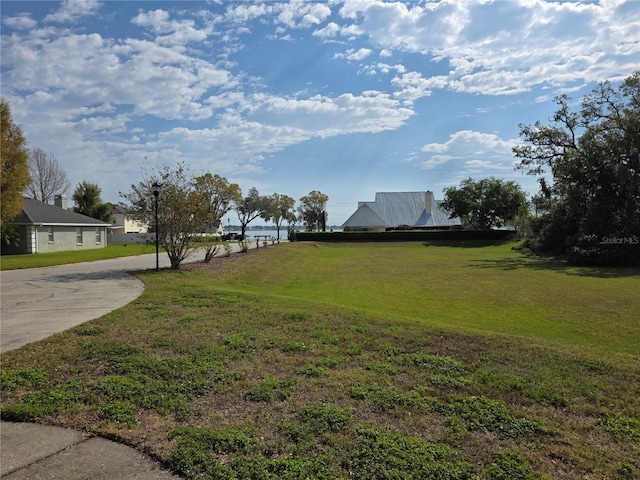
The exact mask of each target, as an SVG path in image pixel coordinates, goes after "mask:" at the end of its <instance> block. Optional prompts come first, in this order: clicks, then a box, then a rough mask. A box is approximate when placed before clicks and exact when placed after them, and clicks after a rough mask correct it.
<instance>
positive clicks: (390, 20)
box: [0, 0, 640, 225]
mask: <svg viewBox="0 0 640 480" xmlns="http://www.w3.org/2000/svg"><path fill="white" fill-rule="evenodd" d="M0 16H1V23H0V26H1V52H0V53H1V60H0V66H1V72H0V73H1V83H0V90H1V95H2V97H3V98H5V99H6V100H7V101H8V102H9V104H10V106H11V111H12V115H13V119H14V122H15V123H18V124H20V125H21V127H22V130H23V133H24V135H25V137H26V138H27V141H28V146H29V148H41V149H43V150H44V151H45V152H47V153H49V154H52V155H54V156H55V157H56V158H57V159H58V161H59V162H60V164H61V166H62V168H63V169H64V170H65V171H66V173H67V175H68V176H69V179H70V180H71V187H70V189H69V191H68V192H67V195H68V196H69V198H70V197H71V195H72V193H73V190H74V189H75V187H76V186H77V185H78V183H80V182H82V181H87V182H90V183H95V184H97V185H98V186H99V187H100V188H101V189H102V200H103V201H105V202H113V203H117V202H121V201H123V199H122V198H121V197H120V195H119V192H126V191H129V190H130V188H131V185H132V184H135V183H138V182H140V181H143V180H144V178H146V176H147V175H148V172H152V171H157V170H158V169H160V168H163V167H164V166H169V167H172V168H173V167H175V166H177V165H178V164H179V163H182V164H184V165H186V166H187V167H188V168H189V170H190V171H191V172H192V173H194V174H196V175H200V174H203V173H207V172H209V173H212V174H218V175H221V176H223V177H225V178H227V179H228V180H229V181H230V182H232V183H238V184H239V185H240V187H241V188H242V191H243V193H244V194H247V193H248V190H249V189H250V188H252V187H255V188H257V189H258V191H259V193H260V194H262V195H269V194H272V193H280V194H286V195H289V196H291V197H293V198H294V199H296V201H298V200H299V198H300V197H301V196H303V195H307V194H308V193H309V192H311V191H312V190H319V191H320V192H322V193H324V194H326V195H328V197H329V201H328V204H327V212H328V215H329V220H328V223H329V224H331V225H341V224H342V223H343V222H345V221H346V220H347V218H348V217H349V216H350V215H351V214H352V213H353V212H355V210H356V208H357V205H358V202H359V201H373V200H374V197H375V193H376V192H399V191H424V190H431V191H433V192H434V193H435V196H436V198H437V199H442V198H443V190H444V189H445V188H447V187H452V186H457V185H459V183H460V181H461V180H463V179H465V178H467V177H472V178H474V179H476V180H478V179H481V178H487V177H490V176H494V177H496V178H501V179H504V180H513V181H516V182H518V183H519V184H520V185H521V187H522V188H523V189H524V190H525V191H526V192H527V193H529V194H534V193H535V192H536V191H537V184H536V181H535V179H534V178H532V177H530V176H527V175H525V174H523V172H522V171H520V170H517V169H515V168H514V167H515V165H516V163H517V162H516V160H515V159H514V156H513V153H512V150H511V149H512V147H513V146H514V145H516V144H518V143H519V142H521V139H520V137H519V131H520V129H519V124H525V125H531V124H534V123H535V122H536V121H538V120H540V121H541V122H542V123H544V124H548V123H549V119H550V117H551V115H552V114H553V112H554V110H555V108H556V105H555V104H554V103H553V99H554V97H555V96H557V95H562V94H567V95H568V96H569V97H570V99H571V102H572V105H574V106H575V108H578V107H579V101H580V99H581V98H582V97H583V96H585V95H587V94H589V93H590V92H591V91H592V90H593V88H595V86H596V85H597V83H598V82H601V81H604V80H608V81H610V82H612V84H614V85H617V84H618V83H619V82H620V81H622V80H623V79H624V78H626V77H627V76H629V75H630V74H632V73H633V72H634V71H637V70H639V69H640V2H639V1H637V0H631V1H623V0H602V1H600V2H551V1H543V0H520V1H515V0H514V1H490V0H478V1H471V0H469V1H461V0H442V1H437V2H432V1H412V2H399V1H382V0H353V1H337V0H335V1H334V0H331V1H326V2H305V1H291V2H275V1H256V2H249V1H171V2H170V1H135V0H133V1H127V2H125V1H97V0H65V1H62V2H53V1H40V2H31V1H6V0H3V1H2V2H1V3H0ZM229 217H230V218H231V222H232V223H233V221H234V220H235V217H234V214H233V213H231V214H229ZM259 223H260V222H254V223H252V225H253V224H259Z"/></svg>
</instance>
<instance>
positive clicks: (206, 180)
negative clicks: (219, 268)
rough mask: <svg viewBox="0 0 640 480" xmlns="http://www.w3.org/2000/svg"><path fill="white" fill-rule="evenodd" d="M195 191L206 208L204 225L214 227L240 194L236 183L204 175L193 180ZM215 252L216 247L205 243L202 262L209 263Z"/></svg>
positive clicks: (207, 174)
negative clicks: (200, 196)
mask: <svg viewBox="0 0 640 480" xmlns="http://www.w3.org/2000/svg"><path fill="white" fill-rule="evenodd" d="M195 189H196V191H197V192H199V193H200V195H202V199H203V201H204V202H205V204H206V208H207V219H206V225H207V226H208V227H215V226H217V225H219V224H220V223H221V222H222V217H223V216H224V215H225V214H226V213H227V212H228V211H229V210H230V209H231V206H232V205H233V203H234V202H238V201H240V199H241V198H242V193H241V191H240V187H239V186H238V184H237V183H229V181H228V180H227V179H226V178H224V177H221V176H220V175H217V174H216V175H211V174H210V173H206V174H204V175H202V176H200V177H197V178H196V179H195ZM216 252H217V245H216V244H214V243H213V242H207V243H206V245H205V253H204V262H205V263H209V262H210V261H211V259H212V258H213V257H214V256H215V254H216Z"/></svg>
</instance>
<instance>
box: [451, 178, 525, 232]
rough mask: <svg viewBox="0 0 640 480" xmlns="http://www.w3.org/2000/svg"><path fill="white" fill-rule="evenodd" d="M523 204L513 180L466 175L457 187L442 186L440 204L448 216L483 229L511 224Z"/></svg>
mask: <svg viewBox="0 0 640 480" xmlns="http://www.w3.org/2000/svg"><path fill="white" fill-rule="evenodd" d="M526 204H527V198H526V195H525V194H524V192H523V191H522V190H521V188H520V186H519V185H518V184H517V183H515V182H505V181H503V180H499V179H496V178H494V177H491V178H484V179H482V180H478V181H476V180H473V179H472V178H467V179H465V180H463V181H462V182H460V188H456V187H449V188H447V189H445V191H444V201H443V202H442V208H443V209H445V210H447V211H448V212H449V214H450V215H449V218H455V217H460V218H461V219H462V222H463V224H464V225H465V226H466V227H468V228H474V229H480V230H484V229H489V228H499V227H503V226H505V225H510V224H513V222H514V221H515V220H516V218H517V217H518V216H519V215H521V214H522V212H523V207H524V206H526Z"/></svg>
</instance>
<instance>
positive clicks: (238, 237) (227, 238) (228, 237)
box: [222, 232, 244, 242]
mask: <svg viewBox="0 0 640 480" xmlns="http://www.w3.org/2000/svg"><path fill="white" fill-rule="evenodd" d="M222 240H224V241H225V242H228V241H230V240H237V241H238V242H241V241H242V240H244V235H242V234H240V233H236V232H229V233H227V234H225V235H223V236H222Z"/></svg>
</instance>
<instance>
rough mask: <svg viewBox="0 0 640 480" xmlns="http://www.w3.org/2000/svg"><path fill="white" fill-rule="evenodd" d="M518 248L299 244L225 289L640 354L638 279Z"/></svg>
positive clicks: (633, 273) (639, 275) (228, 281)
mask: <svg viewBox="0 0 640 480" xmlns="http://www.w3.org/2000/svg"><path fill="white" fill-rule="evenodd" d="M512 247H513V244H508V245H500V246H491V247H482V248H473V247H446V246H442V247H439V246H429V247H425V246H424V245H422V244H420V243H413V244H406V243H398V244H394V243H387V244H341V245H334V244H323V245H321V246H319V247H318V246H315V245H312V244H308V243H298V244H292V245H289V246H287V248H282V249H278V250H277V251H274V252H273V253H272V254H271V255H270V257H269V259H268V262H263V263H258V262H251V263H247V265H246V268H245V269H243V270H241V271H238V272H234V275H233V277H229V278H228V277H224V285H223V288H229V289H239V290H241V291H246V292H252V291H256V290H261V289H263V288H264V287H265V286H268V289H267V290H268V292H269V293H270V294H273V295H282V296H285V297H295V298H301V299H306V300H310V301H316V302H320V303H323V304H331V305H338V306H346V307H349V308H354V309H357V310H359V311H365V312H368V313H371V314H376V315H384V316H389V317H390V318H393V319H396V320H399V321H404V320H410V321H419V322H424V323H425V324H427V325H437V326H441V327H450V328H456V329H463V330H466V331H479V332H488V333H500V334H508V335H517V336H522V337H527V338H533V339H536V340H542V341H544V342H547V343H549V344H558V345H565V346H573V347H578V348H584V349H587V350H589V351H591V352H600V353H619V354H623V355H631V356H636V358H637V355H638V354H639V353H640V347H639V345H640V315H639V314H638V312H640V294H638V292H639V291H640V270H638V269H622V270H620V269H593V268H577V267H568V266H566V265H565V264H564V263H563V262H561V261H554V260H548V259H544V260H541V259H537V258H528V257H525V256H524V255H522V254H521V253H520V252H519V251H515V250H513V249H512Z"/></svg>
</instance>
